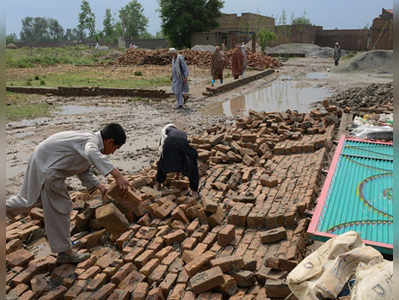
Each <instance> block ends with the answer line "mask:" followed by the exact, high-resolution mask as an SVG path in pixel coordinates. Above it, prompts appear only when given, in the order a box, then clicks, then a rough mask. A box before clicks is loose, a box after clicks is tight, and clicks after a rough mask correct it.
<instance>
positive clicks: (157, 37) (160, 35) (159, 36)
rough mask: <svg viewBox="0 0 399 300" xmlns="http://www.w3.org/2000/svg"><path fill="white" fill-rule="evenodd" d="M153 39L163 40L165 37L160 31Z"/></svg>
mask: <svg viewBox="0 0 399 300" xmlns="http://www.w3.org/2000/svg"><path fill="white" fill-rule="evenodd" d="M154 38H156V39H164V38H165V36H164V34H163V32H162V31H158V32H157V33H156V34H155V36H154Z"/></svg>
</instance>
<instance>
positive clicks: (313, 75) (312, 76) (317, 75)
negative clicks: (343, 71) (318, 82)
mask: <svg viewBox="0 0 399 300" xmlns="http://www.w3.org/2000/svg"><path fill="white" fill-rule="evenodd" d="M305 77H306V78H307V79H326V78H327V77H328V74H327V73H323V72H312V73H308V74H306V76H305Z"/></svg>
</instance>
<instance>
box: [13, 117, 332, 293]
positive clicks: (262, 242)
mask: <svg viewBox="0 0 399 300" xmlns="http://www.w3.org/2000/svg"><path fill="white" fill-rule="evenodd" d="M337 114H338V110H337V111H334V112H330V113H321V112H320V111H313V112H312V113H310V114H307V115H304V114H298V113H296V112H287V113H278V114H276V113H274V114H267V113H250V115H249V117H248V118H246V119H239V120H237V122H236V124H235V125H234V126H231V127H225V126H215V127H213V128H210V129H209V130H207V131H206V132H205V133H204V134H203V135H202V136H194V137H192V140H191V142H192V144H193V145H194V147H196V148H197V149H198V151H199V156H200V169H201V173H202V177H201V184H200V193H201V200H199V201H194V200H193V199H192V198H191V197H190V196H189V195H188V191H187V189H188V181H187V180H186V179H176V178H175V177H174V176H168V178H167V181H166V187H165V188H164V189H163V190H162V191H157V190H155V189H154V188H153V185H154V177H155V173H156V170H155V168H154V167H151V168H148V169H145V170H143V171H141V172H140V173H137V174H132V175H130V176H128V178H129V181H130V183H131V189H130V190H129V191H128V193H127V194H123V195H122V194H121V193H120V191H119V190H118V187H117V186H116V185H115V184H114V183H112V182H110V185H109V192H108V197H107V198H106V199H103V200H101V198H100V196H99V195H97V194H95V195H92V196H89V195H88V194H86V193H81V192H73V193H72V194H71V196H72V199H73V211H72V214H71V230H72V232H71V233H72V241H73V243H74V245H75V247H76V248H77V249H79V251H81V252H87V253H90V258H89V259H87V260H86V261H84V262H82V263H80V264H78V265H68V264H66V265H56V259H55V257H54V256H51V255H50V256H40V255H38V254H37V253H36V252H35V251H34V248H33V244H32V243H33V242H34V241H37V240H38V239H39V238H42V237H43V212H42V210H41V209H40V208H34V209H32V210H31V212H30V214H29V216H26V217H23V216H20V217H19V218H17V220H16V221H15V222H14V223H11V224H9V225H8V227H7V245H6V251H7V260H6V264H7V270H8V273H7V286H6V289H7V294H8V296H9V297H11V298H12V297H13V296H14V297H15V298H16V299H23V300H27V299H49V300H50V299H143V300H144V299H176V300H177V299H178V300H182V299H184V300H192V299H215V300H216V299H233V300H234V299H248V300H249V299H253V300H254V299H259V300H260V299H284V298H285V297H287V296H289V295H290V291H289V289H288V286H287V284H286V281H285V279H286V276H287V274H288V272H289V271H290V270H292V269H293V268H294V267H295V266H296V265H297V264H298V263H299V262H300V261H301V260H302V259H303V258H304V255H305V251H306V246H307V240H306V237H305V232H306V229H307V226H308V222H309V219H307V218H306V217H305V210H306V209H309V208H311V207H312V206H313V205H314V200H315V197H316V195H317V191H318V186H319V184H320V177H319V176H320V171H321V166H322V163H323V161H324V158H325V154H326V152H327V151H328V147H329V145H330V143H331V140H332V138H333V130H334V123H333V122H332V121H331V120H332V119H333V118H331V117H333V116H335V117H337ZM289 299H295V298H294V297H293V296H291V298H289Z"/></svg>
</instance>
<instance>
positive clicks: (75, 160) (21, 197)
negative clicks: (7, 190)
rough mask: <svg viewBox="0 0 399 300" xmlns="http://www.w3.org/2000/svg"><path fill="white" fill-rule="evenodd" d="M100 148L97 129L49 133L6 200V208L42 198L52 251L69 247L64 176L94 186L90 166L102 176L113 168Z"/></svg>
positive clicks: (68, 209)
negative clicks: (16, 189)
mask: <svg viewBox="0 0 399 300" xmlns="http://www.w3.org/2000/svg"><path fill="white" fill-rule="evenodd" d="M103 149H104V143H103V140H102V137H101V133H100V132H97V133H94V134H93V133H84V132H77V131H65V132H60V133H57V134H54V135H52V136H50V137H49V138H47V139H46V140H44V141H43V142H41V143H40V144H39V145H38V146H37V147H36V149H35V151H34V152H33V154H32V156H31V158H30V160H29V164H28V168H27V170H26V172H25V177H24V183H23V186H22V189H21V191H20V193H19V194H18V195H16V196H13V197H11V198H9V199H8V200H7V201H6V206H7V207H9V208H21V207H31V206H33V205H34V204H35V203H36V202H37V201H38V200H39V199H40V200H41V201H42V204H43V211H44V215H45V216H44V217H45V226H46V232H47V237H48V239H49V243H50V246H51V248H52V250H53V251H54V252H62V251H66V250H68V249H69V248H70V247H71V243H70V233H69V215H70V212H71V211H72V201H71V199H70V198H69V195H68V191H67V187H66V184H65V178H66V177H70V176H73V175H77V176H78V177H79V179H80V180H81V181H82V184H83V185H84V186H85V187H87V188H88V189H91V188H94V187H96V186H98V184H99V182H98V180H97V178H96V177H95V176H94V174H93V173H92V172H91V170H90V166H91V165H94V166H95V167H96V168H97V169H98V171H99V172H100V173H101V174H103V175H104V176H106V175H107V174H108V173H110V172H111V171H112V170H113V169H114V167H113V165H112V164H111V162H110V161H109V160H108V158H107V157H106V156H105V155H104V154H102V153H101V151H102V150H103Z"/></svg>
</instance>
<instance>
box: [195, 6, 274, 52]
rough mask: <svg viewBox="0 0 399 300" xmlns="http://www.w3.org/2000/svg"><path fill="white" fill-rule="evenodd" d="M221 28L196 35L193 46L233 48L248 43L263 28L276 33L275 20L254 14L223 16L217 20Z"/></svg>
mask: <svg viewBox="0 0 399 300" xmlns="http://www.w3.org/2000/svg"><path fill="white" fill-rule="evenodd" d="M217 22H218V24H219V26H218V27H217V28H215V29H213V30H211V31H209V32H197V33H194V34H193V36H192V38H191V44H192V45H218V44H219V45H220V44H222V43H224V44H225V46H226V47H227V48H229V49H230V48H232V46H234V44H235V43H237V42H239V43H241V42H245V43H246V42H248V41H249V40H251V38H252V36H253V35H254V33H256V32H257V31H258V30H260V29H262V28H266V29H268V30H270V31H274V27H275V23H274V18H271V17H266V16H262V15H259V14H253V13H243V14H241V16H238V15H237V14H222V16H221V17H219V18H218V19H217Z"/></svg>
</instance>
